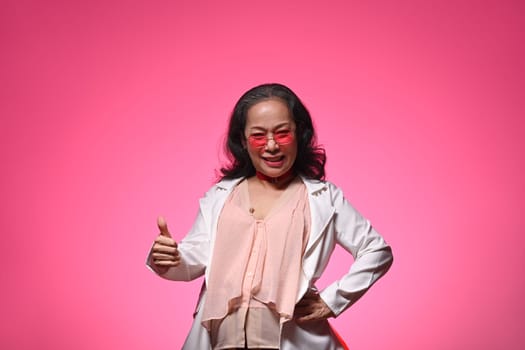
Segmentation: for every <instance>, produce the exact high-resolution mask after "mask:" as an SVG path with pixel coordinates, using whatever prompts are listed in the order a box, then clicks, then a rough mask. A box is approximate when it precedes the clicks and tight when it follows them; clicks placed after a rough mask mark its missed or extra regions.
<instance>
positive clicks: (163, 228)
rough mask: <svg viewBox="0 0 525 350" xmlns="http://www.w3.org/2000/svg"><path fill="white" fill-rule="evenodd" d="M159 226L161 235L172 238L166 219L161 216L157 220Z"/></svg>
mask: <svg viewBox="0 0 525 350" xmlns="http://www.w3.org/2000/svg"><path fill="white" fill-rule="evenodd" d="M157 226H159V230H160V234H161V235H163V236H165V237H170V238H171V234H170V231H168V224H167V223H166V220H165V219H164V217H163V216H159V217H158V218H157Z"/></svg>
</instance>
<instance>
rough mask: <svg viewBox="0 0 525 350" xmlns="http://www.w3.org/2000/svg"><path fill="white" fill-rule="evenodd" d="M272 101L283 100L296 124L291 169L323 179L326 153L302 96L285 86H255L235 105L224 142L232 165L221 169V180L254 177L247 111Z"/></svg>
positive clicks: (312, 177) (310, 176)
mask: <svg viewBox="0 0 525 350" xmlns="http://www.w3.org/2000/svg"><path fill="white" fill-rule="evenodd" d="M272 98H276V99H280V100H282V101H283V102H284V103H285V104H286V105H287V106H288V108H289V110H290V112H291V114H292V117H293V120H294V122H295V125H296V129H295V136H296V139H297V157H296V159H295V162H294V164H293V166H292V169H293V170H294V171H295V172H296V173H297V174H301V175H303V176H305V177H307V178H311V179H317V180H324V178H325V164H326V154H325V150H324V149H323V148H322V147H320V146H319V145H317V141H316V136H315V130H314V127H313V123H312V118H311V116H310V113H309V112H308V110H307V109H306V107H305V106H304V104H303V103H302V102H301V100H300V99H299V97H297V95H296V94H295V93H294V92H293V91H292V90H290V89H289V88H288V87H286V86H284V85H282V84H263V85H259V86H256V87H254V88H252V89H250V90H248V91H247V92H245V93H244V95H242V96H241V98H240V99H239V101H237V103H236V104H235V107H234V109H233V112H232V114H231V116H230V122H229V126H228V136H227V137H228V139H227V140H226V143H225V152H226V156H227V157H228V160H229V164H227V165H226V166H224V167H222V168H221V173H222V178H223V179H224V178H226V179H228V178H236V177H250V176H253V175H255V168H254V167H253V164H252V161H251V160H250V156H249V155H248V152H247V150H246V149H245V147H244V144H246V143H245V141H246V140H245V135H244V129H245V127H246V118H247V113H248V109H250V107H252V106H253V105H255V104H256V103H258V102H260V101H263V100H268V99H272Z"/></svg>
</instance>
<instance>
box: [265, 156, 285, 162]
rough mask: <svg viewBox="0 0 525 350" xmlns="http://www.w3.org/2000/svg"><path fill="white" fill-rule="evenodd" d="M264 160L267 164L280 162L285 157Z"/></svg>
mask: <svg viewBox="0 0 525 350" xmlns="http://www.w3.org/2000/svg"><path fill="white" fill-rule="evenodd" d="M262 159H264V160H265V161H267V162H272V163H273V162H280V161H282V160H283V159H284V156H280V157H262Z"/></svg>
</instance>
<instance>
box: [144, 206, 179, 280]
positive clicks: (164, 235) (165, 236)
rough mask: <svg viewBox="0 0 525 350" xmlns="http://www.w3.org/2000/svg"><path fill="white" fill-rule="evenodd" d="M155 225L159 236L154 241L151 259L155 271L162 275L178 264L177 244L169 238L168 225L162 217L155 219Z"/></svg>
mask: <svg viewBox="0 0 525 350" xmlns="http://www.w3.org/2000/svg"><path fill="white" fill-rule="evenodd" d="M157 225H158V226H159V230H160V234H159V235H158V236H157V238H156V239H155V244H153V248H152V251H153V252H152V254H151V258H152V259H153V264H154V265H155V266H154V267H155V269H156V270H157V272H158V273H159V274H161V275H162V274H164V273H166V272H167V271H168V270H169V268H170V267H174V266H178V265H179V264H180V255H179V250H178V249H177V242H175V241H174V240H173V238H171V235H170V232H169V231H168V224H166V220H164V218H163V217H162V216H159V217H158V218H157Z"/></svg>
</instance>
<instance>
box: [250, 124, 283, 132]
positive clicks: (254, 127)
mask: <svg viewBox="0 0 525 350" xmlns="http://www.w3.org/2000/svg"><path fill="white" fill-rule="evenodd" d="M284 126H288V127H291V123H290V122H284V123H281V124H277V125H276V126H275V127H274V128H273V130H276V129H279V128H282V127H284ZM250 130H262V131H266V130H267V129H266V128H263V127H262V126H257V125H255V126H252V127H250Z"/></svg>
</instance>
